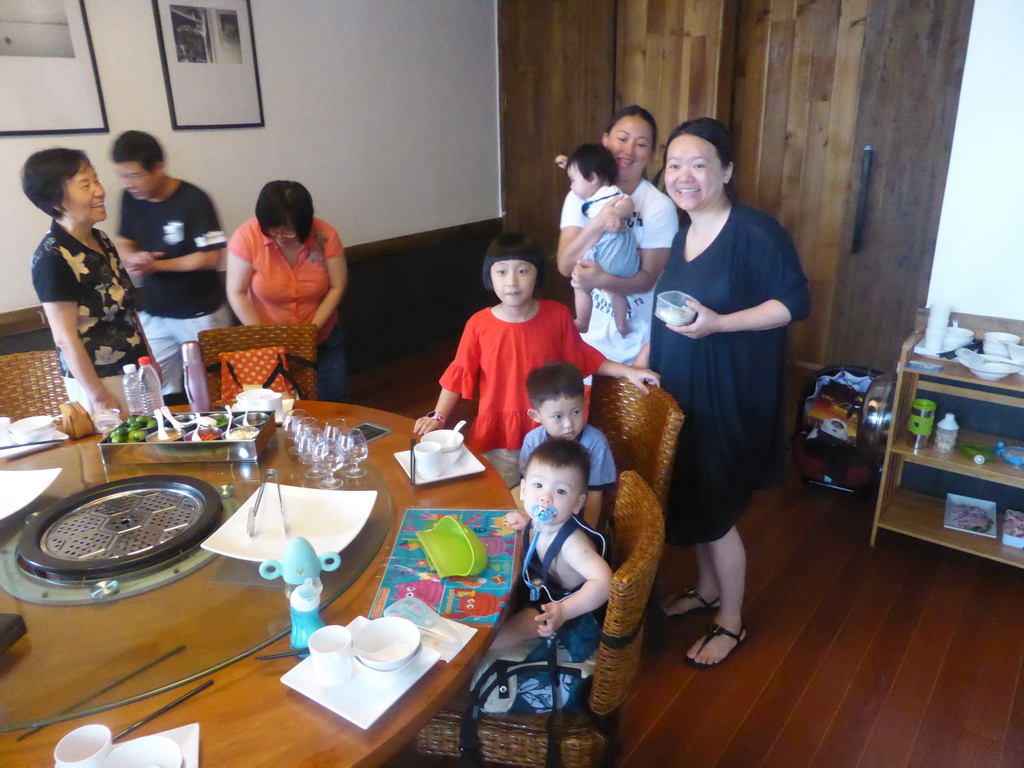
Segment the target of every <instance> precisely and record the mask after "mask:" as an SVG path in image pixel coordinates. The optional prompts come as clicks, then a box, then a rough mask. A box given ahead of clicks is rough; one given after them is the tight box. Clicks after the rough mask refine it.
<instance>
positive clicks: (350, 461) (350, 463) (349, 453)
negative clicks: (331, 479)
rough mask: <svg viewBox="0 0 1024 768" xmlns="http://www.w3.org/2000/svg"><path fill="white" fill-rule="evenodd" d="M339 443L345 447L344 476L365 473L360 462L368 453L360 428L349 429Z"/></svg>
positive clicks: (360, 475)
mask: <svg viewBox="0 0 1024 768" xmlns="http://www.w3.org/2000/svg"><path fill="white" fill-rule="evenodd" d="M341 444H342V445H343V446H344V448H345V477H362V476H363V475H365V474H366V470H365V469H363V467H362V466H360V464H361V462H363V461H364V460H365V459H366V457H367V456H369V455H370V447H369V445H368V444H367V442H366V435H364V434H363V433H362V430H359V429H350V430H349V431H348V432H346V433H345V434H344V435H342V437H341Z"/></svg>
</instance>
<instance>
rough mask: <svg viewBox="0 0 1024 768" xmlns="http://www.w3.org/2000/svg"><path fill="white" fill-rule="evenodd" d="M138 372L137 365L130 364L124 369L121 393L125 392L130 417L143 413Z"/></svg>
mask: <svg viewBox="0 0 1024 768" xmlns="http://www.w3.org/2000/svg"><path fill="white" fill-rule="evenodd" d="M137 370H138V369H137V368H136V367H135V363H128V365H126V366H125V367H124V376H122V377H121V391H122V392H124V402H125V405H127V406H128V415H129V416H135V415H136V414H138V413H142V411H143V408H142V400H141V398H140V397H139V394H140V392H139V374H138V373H137Z"/></svg>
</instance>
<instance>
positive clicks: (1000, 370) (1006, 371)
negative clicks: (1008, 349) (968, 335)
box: [956, 349, 1024, 381]
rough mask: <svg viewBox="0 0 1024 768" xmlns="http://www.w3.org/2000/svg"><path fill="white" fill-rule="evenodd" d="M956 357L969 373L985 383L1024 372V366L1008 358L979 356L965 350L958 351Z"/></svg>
mask: <svg viewBox="0 0 1024 768" xmlns="http://www.w3.org/2000/svg"><path fill="white" fill-rule="evenodd" d="M956 357H957V360H959V361H960V362H961V363H963V365H964V366H965V367H966V368H967V369H968V370H970V372H971V373H973V374H974V375H975V376H977V377H978V378H979V379H985V380H987V381H997V380H998V379H1001V378H1003V377H1004V376H1009V375H1010V374H1011V373H1020V372H1021V371H1022V370H1024V365H1019V364H1017V363H1014V362H1012V361H1010V360H1009V359H1008V358H1005V357H997V356H995V355H979V354H978V353H977V352H972V351H970V350H966V349H958V350H957V351H956Z"/></svg>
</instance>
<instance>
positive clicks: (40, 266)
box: [32, 222, 149, 377]
mask: <svg viewBox="0 0 1024 768" xmlns="http://www.w3.org/2000/svg"><path fill="white" fill-rule="evenodd" d="M92 234H93V237H95V238H96V241H97V242H98V243H99V244H100V246H101V247H102V249H103V252H102V253H98V252H96V251H94V250H93V249H92V248H89V247H88V246H86V245H85V244H83V243H81V242H79V241H78V239H76V238H75V237H72V236H71V234H69V233H68V232H67V230H65V229H64V228H63V227H62V226H60V225H59V224H58V223H57V222H54V223H53V225H52V226H51V227H50V231H49V233H48V234H47V235H46V237H44V238H43V241H42V242H41V243H40V244H39V247H38V248H37V249H36V252H35V254H34V255H33V256H32V285H33V287H34V288H35V289H36V295H37V296H38V297H39V300H40V301H41V302H58V301H68V302H73V303H75V304H77V305H78V336H79V338H81V339H82V343H83V344H84V345H85V350H86V352H88V353H89V357H90V358H92V362H93V365H94V366H95V367H96V373H97V374H98V375H99V376H101V377H105V376H116V375H118V374H120V373H121V370H122V368H123V367H124V366H125V365H127V364H128V363H137V362H138V359H139V358H140V357H143V356H145V355H147V354H149V353H148V352H147V351H146V344H145V342H144V341H143V340H142V332H141V330H140V329H139V326H138V321H137V319H136V315H135V297H134V288H133V287H132V282H131V280H130V279H129V277H128V273H127V272H126V271H125V269H124V266H123V265H122V264H121V259H120V258H118V255H117V250H116V249H115V248H114V244H113V243H111V242H110V239H109V238H108V237H107V236H106V235H105V234H103V233H102V232H100V231H99V230H98V229H94V230H93V231H92ZM58 352H59V350H58ZM60 367H61V372H62V373H63V374H64V375H65V376H71V372H70V370H69V369H68V366H67V363H66V362H65V360H64V355H63V354H61V355H60Z"/></svg>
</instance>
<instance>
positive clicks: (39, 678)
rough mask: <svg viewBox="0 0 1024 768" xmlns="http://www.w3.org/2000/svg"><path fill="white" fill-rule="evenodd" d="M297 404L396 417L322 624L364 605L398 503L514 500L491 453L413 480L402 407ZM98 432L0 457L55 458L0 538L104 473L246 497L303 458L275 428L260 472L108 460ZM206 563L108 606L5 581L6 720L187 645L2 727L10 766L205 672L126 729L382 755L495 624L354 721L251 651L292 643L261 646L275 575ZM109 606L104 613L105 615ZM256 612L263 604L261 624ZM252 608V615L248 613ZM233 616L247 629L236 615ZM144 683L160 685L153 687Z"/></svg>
mask: <svg viewBox="0 0 1024 768" xmlns="http://www.w3.org/2000/svg"><path fill="white" fill-rule="evenodd" d="M298 407H302V408H305V409H306V410H307V411H308V412H309V413H310V415H314V416H316V417H317V418H319V419H321V420H322V419H326V418H330V417H333V416H342V417H344V418H345V419H347V420H348V422H349V423H350V424H353V425H354V424H357V423H359V422H362V421H373V422H377V423H380V424H383V425H385V426H387V427H389V428H391V429H392V430H394V431H393V433H392V434H390V435H387V436H385V437H383V438H380V439H379V440H376V441H374V442H373V443H371V445H370V458H369V464H370V477H369V478H368V479H367V480H365V481H363V483H364V486H363V487H374V486H375V485H376V486H381V487H380V488H379V491H385V492H384V493H378V503H377V505H376V506H375V508H374V512H373V513H372V514H371V520H370V521H369V522H368V523H367V526H366V527H365V528H364V531H363V532H362V533H360V536H359V538H358V539H357V540H356V541H355V542H353V544H352V545H350V548H351V549H352V551H351V552H350V551H349V550H350V548H346V550H344V551H343V552H342V561H343V565H342V569H340V573H339V575H338V576H337V577H334V576H331V578H329V579H328V578H325V594H328V593H329V592H331V591H333V592H335V593H337V592H340V595H339V596H338V597H337V598H336V599H334V601H333V602H331V603H330V604H329V605H327V606H325V607H324V608H323V610H322V611H321V615H322V616H323V618H324V620H325V621H326V622H327V623H329V624H331V623H334V624H347V623H348V622H349V621H351V620H352V619H354V618H355V617H356V616H359V615H367V614H368V613H369V611H370V608H371V605H372V602H373V599H374V597H375V595H376V593H377V589H378V587H379V585H380V581H381V577H382V575H383V573H384V569H385V566H386V564H387V561H388V557H389V555H390V550H391V547H392V545H393V543H394V539H395V534H396V531H397V526H398V524H399V522H400V521H401V519H402V516H403V514H404V513H405V510H406V509H409V508H412V507H419V508H428V509H467V508H474V509H496V510H505V509H514V508H515V507H514V504H513V500H512V497H511V495H510V494H509V492H508V490H507V488H506V487H505V485H504V483H503V482H502V481H501V478H500V477H499V476H498V474H497V473H496V472H495V471H494V470H493V469H491V468H490V467H489V466H488V467H487V469H486V470H485V471H484V472H483V473H481V474H478V475H473V476H471V477H464V478H461V479H457V480H452V481H447V482H440V483H435V484H431V485H420V486H415V487H414V486H412V485H410V483H409V479H408V477H407V476H406V474H405V472H404V471H403V470H402V469H401V467H400V466H399V464H398V462H397V461H396V460H395V457H394V454H395V453H397V452H398V451H402V450H408V448H409V443H410V439H411V438H412V424H413V423H412V421H411V420H410V419H407V418H405V417H402V416H397V415H395V414H390V413H387V412H384V411H378V410H375V409H371V408H363V407H360V406H354V405H339V404H334V403H319V402H302V403H299V404H298ZM97 442H98V439H97V438H91V439H86V440H80V441H74V442H69V443H68V444H67V445H63V446H60V447H58V448H56V449H51V450H48V451H43V452H41V453H37V454H33V455H30V456H26V457H23V458H21V459H16V460H11V461H8V462H6V463H5V464H3V465H0V466H2V468H3V469H44V468H50V467H62V469H63V471H62V472H61V475H60V476H59V477H58V479H57V480H56V481H55V482H54V483H53V485H51V486H50V488H49V489H48V490H47V492H46V493H45V494H44V495H43V496H42V497H40V499H38V500H37V501H36V502H34V503H33V504H32V505H30V506H29V507H27V508H26V509H25V510H23V511H22V512H20V513H18V514H15V515H13V516H12V517H11V518H8V519H7V520H5V521H0V542H2V543H3V546H4V547H7V548H9V547H12V546H13V540H14V539H15V538H16V537H17V534H18V532H19V531H20V528H21V526H22V521H23V520H24V519H25V517H26V516H27V515H28V514H31V513H32V512H33V511H38V510H42V509H44V508H45V507H46V506H48V505H49V504H51V503H53V502H55V501H57V500H59V499H61V498H64V497H65V496H68V495H70V494H71V493H75V492H77V491H79V490H81V489H83V488H88V487H92V486H95V485H100V484H102V483H106V482H108V481H110V480H115V479H121V478H125V477H132V476H138V475H145V474H164V473H172V472H173V473H178V474H183V475H191V476H195V477H200V478H201V479H204V480H206V481H207V482H210V483H211V484H213V485H215V486H217V485H221V484H224V483H228V482H230V483H231V484H233V485H235V487H236V496H237V498H238V500H240V501H244V500H245V499H246V498H248V496H249V495H250V494H251V493H252V492H253V491H254V490H255V489H256V487H257V486H258V484H259V480H260V473H262V472H263V471H265V470H266V469H268V468H271V467H273V468H275V469H277V470H278V472H279V473H280V475H281V480H282V482H283V483H285V484H301V482H296V480H297V479H298V476H297V473H299V472H301V469H302V468H301V466H300V465H298V463H297V462H296V461H295V459H294V458H292V457H289V456H288V455H287V452H286V450H285V446H284V441H283V439H282V438H281V437H280V436H277V437H275V438H273V439H272V441H271V443H270V444H269V445H268V446H267V448H266V450H265V451H264V453H263V454H262V455H261V456H260V462H259V468H258V470H255V469H254V465H253V464H251V463H249V464H237V463H228V462H223V463H210V464H206V465H193V464H181V465H172V464H160V465H139V466H128V465H114V464H108V465H104V464H103V463H102V460H101V458H100V454H99V449H98V447H97V445H96V443H97ZM214 561H215V562H211V563H209V564H206V565H203V566H202V567H200V568H199V569H198V570H197V571H196V572H195V573H194V574H189V575H187V576H184V577H183V578H181V579H180V580H179V581H175V582H173V583H172V584H169V585H166V586H162V587H159V588H157V589H155V590H153V591H152V592H148V593H146V594H143V595H138V596H132V597H127V598H124V599H121V600H118V601H116V602H117V603H118V604H119V605H118V606H117V608H116V612H115V610H114V609H113V608H109V609H108V607H107V606H105V605H102V604H101V605H96V606H70V607H60V606H52V605H49V606H38V605H35V604H34V603H30V602H27V601H22V600H19V599H16V598H14V597H12V596H11V595H9V594H7V593H0V612H3V613H20V614H22V615H23V616H24V617H25V621H26V625H27V627H28V634H27V635H26V636H25V637H24V638H22V639H21V640H19V641H18V642H17V643H15V645H14V646H13V647H12V648H10V649H9V650H8V651H7V652H6V653H5V654H3V655H2V656H0V691H2V694H0V699H2V700H3V704H2V707H0V725H2V726H3V727H9V726H10V725H12V724H18V725H23V724H25V723H26V722H35V721H36V720H38V719H44V718H49V717H52V716H53V715H56V714H58V713H59V712H60V711H61V710H63V709H65V708H67V707H68V706H69V705H71V704H76V703H78V702H80V701H81V699H82V698H84V697H86V696H88V695H89V694H90V693H94V692H96V691H97V690H100V689H101V688H102V687H104V685H105V684H109V683H110V682H111V681H114V680H117V679H119V678H120V677H121V676H123V675H125V674H129V673H130V672H131V671H133V670H138V669H139V668H140V667H143V666H145V665H146V664H147V662H150V661H153V660H154V659H156V658H159V657H161V656H163V655H165V654H167V653H168V652H170V651H173V650H174V649H176V648H177V647H178V646H180V645H184V646H186V647H185V649H183V650H182V651H181V652H179V653H174V654H173V655H172V657H171V658H168V659H167V660H165V661H161V662H159V663H157V664H154V665H153V666H152V667H151V668H150V669H148V670H146V671H145V672H143V673H141V674H139V675H134V676H132V679H131V680H130V681H129V682H126V683H124V684H122V685H121V686H117V687H115V688H114V689H112V690H111V691H110V692H109V693H107V694H105V695H104V696H101V697H99V698H97V699H94V700H91V701H89V702H87V703H85V704H80V705H79V706H78V707H77V708H76V709H75V710H74V711H73V712H71V713H69V714H68V715H67V717H68V718H69V719H68V721H67V722H58V723H55V724H52V725H48V726H47V727H46V728H44V729H43V730H41V731H39V732H38V733H34V734H32V735H30V736H28V737H27V738H25V739H24V740H22V741H17V740H16V739H17V737H18V735H19V733H20V734H24V733H25V731H24V730H22V731H10V732H6V733H2V734H0V754H2V755H4V756H5V759H4V761H3V762H4V765H5V766H7V765H10V766H12V767H13V766H22V765H24V766H30V765H31V766H43V765H49V764H51V763H52V753H53V747H54V745H55V744H56V742H57V741H58V740H59V738H60V737H61V736H62V735H63V734H64V733H66V732H67V731H69V730H71V729H72V728H74V727H77V726H79V725H82V724H84V723H87V722H102V723H104V724H106V725H108V726H109V727H110V728H111V730H112V731H113V732H114V733H117V732H118V731H120V730H122V729H124V728H126V727H128V726H129V725H131V724H133V723H135V722H137V721H138V720H140V719H142V718H143V717H144V716H146V715H147V714H149V713H151V712H153V711H154V710H156V709H158V708H159V707H161V706H162V705H164V704H166V703H168V702H170V701H173V700H174V699H175V698H177V697H178V696H180V695H181V694H182V693H184V692H185V691H188V690H189V689H191V688H193V687H195V686H196V685H198V684H199V683H201V682H203V681H205V680H208V679H212V680H214V681H215V682H214V685H212V686H211V687H209V688H207V689H206V690H204V691H202V692H201V693H199V694H197V695H196V696H194V697H192V698H190V699H188V700H187V701H184V702H182V703H181V704H180V705H178V706H177V707H175V708H173V709H171V710H169V711H168V712H166V713H164V714H162V715H160V717H158V718H157V719H155V720H154V721H152V722H151V723H149V724H147V725H146V726H144V727H142V728H140V729H138V730H137V731H134V732H133V733H132V735H131V736H130V737H128V738H134V737H137V736H142V735H146V734H150V733H158V732H160V731H164V730H169V729H171V728H176V727H179V726H182V725H187V724H189V723H194V722H198V723H199V724H200V760H201V764H203V765H207V766H234V765H245V766H263V765H266V766H275V767H279V766H289V767H291V766H321V765H332V766H369V765H378V764H380V763H382V762H384V761H385V760H386V759H388V758H389V757H390V756H392V755H393V754H395V753H396V752H397V751H398V750H400V749H401V748H402V747H403V745H404V744H405V743H406V742H408V741H409V739H411V738H412V737H413V736H414V735H415V734H416V732H417V731H418V730H419V729H420V728H421V727H422V726H423V725H424V724H425V723H426V722H427V721H428V720H429V719H430V717H431V716H432V715H433V714H434V713H435V712H436V711H437V710H438V709H440V707H441V706H442V705H443V704H444V703H445V701H446V700H447V699H449V698H450V697H451V696H452V695H454V694H455V693H456V692H457V691H459V690H460V689H464V688H465V687H466V686H467V685H468V678H469V675H470V673H471V671H472V669H473V666H474V662H475V660H476V659H478V658H479V656H480V655H482V653H483V652H484V650H486V648H487V646H488V644H489V642H490V639H491V633H492V630H491V629H490V628H488V627H484V626H481V625H477V626H478V627H479V629H480V631H478V632H477V633H476V634H475V635H474V637H473V639H472V640H471V641H470V643H469V644H468V645H467V646H466V648H465V649H463V651H462V652H461V653H460V654H459V655H458V656H456V658H455V659H454V660H453V661H452V662H450V663H445V662H439V663H437V664H436V665H435V666H434V667H433V668H431V669H430V671H428V672H427V674H426V675H425V676H424V677H423V678H422V679H421V680H419V681H418V682H417V683H416V684H415V685H414V686H413V688H412V689H411V690H410V691H409V692H408V693H407V694H405V695H404V696H403V697H402V698H401V699H400V700H399V701H398V702H397V703H396V704H395V705H394V706H393V707H392V708H391V709H389V710H388V712H387V713H386V714H385V715H384V716H383V717H381V718H380V719H379V720H377V722H376V723H374V724H373V725H372V726H371V727H370V728H369V729H368V730H363V729H361V728H359V727H358V726H356V725H353V724H351V723H349V722H348V721H347V720H344V719H342V718H340V717H339V716H337V715H335V714H334V713H333V712H331V711H329V710H327V709H325V708H323V707H321V706H320V705H319V704H316V703H315V702H313V701H311V700H310V699H308V698H306V697H305V696H303V695H301V694H299V693H297V692H295V691H292V690H291V689H289V688H287V687H286V686H284V685H283V684H282V683H281V682H280V678H281V675H283V674H284V673H285V672H286V671H287V670H288V669H290V668H291V667H292V666H294V664H295V659H294V658H283V659H278V660H268V661H257V660H255V659H254V658H253V657H252V654H253V651H255V650H257V649H261V651H262V652H264V653H273V652H276V651H282V650H287V649H288V648H289V644H288V638H287V636H285V637H283V638H282V639H279V640H276V641H274V642H272V643H270V644H269V645H267V640H268V638H272V637H274V636H275V635H280V634H281V633H282V632H284V631H285V630H287V627H288V607H287V604H286V601H285V597H284V592H283V588H282V587H281V585H280V582H277V585H276V586H275V587H272V588H271V589H268V588H267V586H266V585H265V584H263V585H260V584H254V583H252V575H251V570H252V569H251V566H252V564H251V563H249V564H248V565H249V566H250V568H249V569H248V570H246V569H244V568H242V569H240V566H239V564H240V563H242V562H243V561H235V560H231V559H230V558H222V557H220V556H215V557H214ZM346 568H347V569H348V572H347V573H346ZM200 574H203V576H202V578H200ZM233 574H234V575H233ZM235 575H237V576H238V577H237V578H235ZM325 576H328V574H325ZM112 605H113V603H111V606H112ZM104 610H110V613H109V614H102V613H101V612H102V611H104ZM238 610H246V611H247V613H246V621H245V622H231V621H230V620H228V617H229V616H231V615H232V613H231V611H238ZM261 611H262V612H265V613H266V620H265V621H264V619H263V618H262V614H261V613H260V612H261ZM250 612H251V613H255V615H256V617H255V619H254V618H253V616H251V615H249V614H250ZM78 617H87V620H86V619H85V618H82V619H79V618H78ZM107 617H110V618H109V619H107ZM236 623H237V624H239V625H242V624H244V625H245V626H244V627H243V626H234V624H236ZM254 625H255V629H254ZM78 655H81V656H83V657H96V658H98V659H99V661H98V662H96V663H94V664H93V665H91V666H89V668H88V669H83V667H84V666H85V665H82V664H77V663H76V661H75V659H76V658H77V657H78ZM30 659H31V665H32V666H31V668H32V670H33V672H32V675H31V677H32V679H33V681H34V682H33V683H32V684H31V686H28V685H27V684H26V683H25V679H26V678H27V677H29V676H28V675H26V674H24V673H23V670H24V669H27V668H28V667H27V665H28V664H29V663H30ZM40 662H44V663H40ZM19 665H21V666H20V667H19ZM36 670H41V672H39V671H36ZM19 681H20V682H19ZM152 691H157V693H156V694H155V695H149V693H150V692H152ZM140 697H144V698H140ZM126 699H128V701H127V703H122V704H119V705H118V706H116V707H114V708H112V709H107V710H106V711H102V712H98V713H93V714H91V715H88V716H85V717H81V716H79V717H76V718H75V719H70V718H71V717H72V716H74V714H75V712H82V711H83V710H85V711H88V710H89V709H91V708H95V707H99V706H103V705H106V706H110V704H111V703H113V702H122V701H125V700H126ZM50 710H52V711H50ZM26 715H27V716H26Z"/></svg>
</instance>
